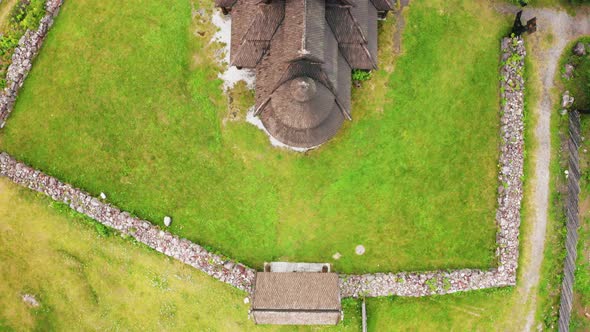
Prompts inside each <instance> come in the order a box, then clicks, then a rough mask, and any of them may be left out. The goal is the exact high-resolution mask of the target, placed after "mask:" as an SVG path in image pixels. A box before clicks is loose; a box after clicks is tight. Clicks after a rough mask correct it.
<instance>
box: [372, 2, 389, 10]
mask: <svg viewBox="0 0 590 332" xmlns="http://www.w3.org/2000/svg"><path fill="white" fill-rule="evenodd" d="M371 2H372V3H373V6H375V8H377V10H378V11H388V10H391V9H393V5H394V4H393V3H392V2H391V0H371Z"/></svg>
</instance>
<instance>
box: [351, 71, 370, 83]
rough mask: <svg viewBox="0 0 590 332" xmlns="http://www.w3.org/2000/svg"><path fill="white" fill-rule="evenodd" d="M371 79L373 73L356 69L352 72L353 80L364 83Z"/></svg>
mask: <svg viewBox="0 0 590 332" xmlns="http://www.w3.org/2000/svg"><path fill="white" fill-rule="evenodd" d="M370 79H371V72H370V71H366V70H359V69H355V70H353V71H352V80H353V81H359V82H364V81H368V80H370Z"/></svg>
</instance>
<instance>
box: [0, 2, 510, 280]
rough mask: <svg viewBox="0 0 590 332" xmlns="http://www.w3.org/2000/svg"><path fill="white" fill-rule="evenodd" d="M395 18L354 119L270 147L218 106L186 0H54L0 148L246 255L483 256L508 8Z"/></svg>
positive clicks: (419, 10) (451, 9)
mask: <svg viewBox="0 0 590 332" xmlns="http://www.w3.org/2000/svg"><path fill="white" fill-rule="evenodd" d="M197 7H202V8H206V9H207V11H211V10H212V8H211V7H212V3H210V2H209V1H204V0H203V1H202V3H197ZM407 23H408V24H407V27H406V31H405V33H404V49H405V50H406V51H405V54H403V55H402V56H401V57H399V59H397V60H396V61H394V59H392V56H391V48H390V47H391V38H392V37H391V34H392V31H391V30H392V28H393V26H394V24H393V21H392V20H390V21H389V22H387V23H385V24H384V25H382V33H381V40H382V57H381V59H382V65H381V68H382V69H381V70H380V71H379V72H377V73H376V74H375V75H374V78H373V80H372V81H371V82H369V83H368V84H365V86H364V87H363V88H361V89H359V90H356V91H354V93H353V96H354V97H353V99H354V108H353V109H354V112H353V117H354V120H353V121H352V122H351V123H349V124H347V125H346V126H345V127H344V128H343V129H342V130H341V131H340V133H339V135H338V136H337V137H336V138H335V139H334V140H332V141H331V142H329V143H328V144H326V145H325V146H323V147H321V148H320V149H318V150H317V151H313V152H310V153H307V154H298V153H293V152H289V151H283V150H278V149H275V148H273V147H271V146H270V144H269V143H268V139H267V138H266V136H265V135H264V134H263V133H262V132H260V131H259V130H258V129H256V128H254V127H253V126H251V125H250V124H247V123H245V121H243V117H244V115H245V108H241V109H240V110H239V112H240V113H239V120H238V121H224V119H225V118H226V116H227V114H228V104H227V100H226V98H225V97H224V96H223V94H222V93H221V90H220V84H221V82H220V81H219V80H217V79H216V75H217V71H218V68H217V66H216V65H214V62H213V61H212V59H211V58H210V56H211V55H212V54H213V53H214V50H215V45H210V44H209V39H210V38H211V34H212V27H211V25H210V23H209V22H207V21H206V20H204V21H201V19H200V17H199V16H198V15H197V16H196V17H195V19H194V20H193V21H191V3H190V1H189V0H175V1H172V0H161V1H140V0H129V1H123V2H121V1H114V0H105V1H88V0H79V1H66V3H65V5H64V7H63V8H62V12H61V13H60V16H59V18H58V20H57V22H56V24H55V26H54V28H53V30H52V31H51V33H50V35H49V37H48V39H47V42H46V44H45V46H44V49H43V51H42V52H41V54H40V56H39V58H38V60H37V61H36V63H35V66H34V68H33V71H32V72H31V75H30V76H29V78H28V79H27V82H26V84H25V86H24V89H23V90H22V93H21V95H20V96H19V99H18V102H17V105H16V109H15V111H14V113H13V115H12V117H11V118H10V120H9V122H8V123H7V126H6V128H5V130H4V131H3V133H2V134H1V136H0V149H1V150H6V151H8V152H9V153H11V154H12V155H14V156H15V157H17V158H18V159H21V160H23V161H25V162H27V163H29V164H31V165H33V166H35V167H38V168H41V169H43V170H45V171H47V172H48V173H50V174H52V175H55V176H57V177H58V178H60V179H63V180H65V181H67V182H70V183H73V184H74V185H76V186H80V187H82V188H85V189H87V190H89V191H90V192H92V193H94V194H98V193H100V192H105V193H106V194H107V196H108V199H109V200H110V201H112V202H113V203H115V204H116V205H119V206H121V207H122V208H124V209H127V210H130V211H132V212H134V213H136V214H137V215H139V216H141V217H145V218H148V219H150V220H152V221H154V222H155V223H161V221H162V219H163V217H164V216H165V215H170V216H172V217H173V219H174V222H173V225H172V227H171V230H172V231H173V232H176V233H178V234H180V235H182V236H185V237H187V238H189V239H191V240H194V241H196V242H199V243H202V244H204V245H208V246H211V247H213V248H215V249H217V250H219V251H220V252H222V253H224V254H226V255H228V256H231V257H234V258H237V259H238V260H240V261H243V262H245V263H247V264H249V265H251V266H255V267H260V266H261V265H262V263H263V262H264V261H271V260H279V259H284V260H295V261H328V262H333V263H335V267H336V269H337V270H339V271H343V272H360V271H362V272H364V271H389V270H414V269H434V268H456V267H489V266H491V265H492V264H493V257H494V254H493V252H494V246H495V232H496V228H495V223H494V217H495V204H496V187H497V180H496V174H497V168H496V164H497V158H498V149H497V146H498V122H499V121H498V105H499V98H498V83H497V82H498V81H497V75H498V74H497V68H498V65H499V63H498V62H499V61H498V49H499V42H498V40H499V37H500V34H501V32H502V31H505V29H506V26H507V24H509V23H508V22H507V21H506V20H504V19H503V18H501V17H499V16H497V14H496V13H495V12H494V11H493V9H491V8H490V6H488V4H487V2H486V1H472V0H452V1H442V0H437V1H433V0H428V1H426V0H416V1H413V2H412V6H411V8H410V9H409V12H408V16H407ZM195 30H198V31H203V32H205V34H204V36H200V35H199V34H194V33H193V32H194V31H195ZM394 67H395V70H394ZM392 71H393V72H392ZM248 98H251V97H247V98H246V99H245V100H246V101H247V100H250V99H248ZM240 102H242V104H244V103H245V102H244V100H241V101H240ZM246 104H247V103H246ZM358 244H363V245H364V246H365V247H366V248H367V252H366V254H365V255H364V256H356V255H355V254H354V248H355V246H356V245H358ZM336 252H340V253H341V254H342V258H341V259H340V260H339V261H333V260H332V258H331V257H332V255H333V254H334V253H336Z"/></svg>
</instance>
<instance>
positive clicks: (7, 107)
mask: <svg viewBox="0 0 590 332" xmlns="http://www.w3.org/2000/svg"><path fill="white" fill-rule="evenodd" d="M62 3H63V0H47V2H46V3H45V9H46V11H47V14H46V15H45V16H44V17H43V18H42V19H41V23H39V28H38V29H37V30H36V31H31V30H27V32H25V34H24V35H23V36H22V38H21V39H20V40H19V42H18V46H17V48H16V49H15V50H14V53H13V54H12V63H11V64H10V66H9V67H8V71H7V73H6V88H4V90H2V91H1V92H0V128H3V127H4V125H5V124H6V119H8V116H9V115H10V112H12V108H13V107H14V103H15V101H16V96H17V94H18V91H19V89H20V88H21V87H22V86H23V83H24V81H25V78H26V77H27V75H28V74H29V71H30V70H31V67H32V65H33V60H34V59H35V57H36V56H37V54H38V53H39V50H40V49H41V45H42V44H43V40H45V36H47V32H48V31H49V28H51V26H52V25H53V19H54V18H55V17H56V16H57V14H58V13H59V9H60V8H61V5H62Z"/></svg>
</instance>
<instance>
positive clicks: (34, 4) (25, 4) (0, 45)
mask: <svg viewBox="0 0 590 332" xmlns="http://www.w3.org/2000/svg"><path fill="white" fill-rule="evenodd" d="M43 16H45V1H44V0H21V1H19V2H18V3H17V4H16V5H15V6H14V8H12V10H11V11H10V16H9V19H8V25H7V26H6V28H5V29H4V30H5V31H2V34H1V35H0V77H2V80H0V88H4V87H5V86H6V81H5V80H4V77H5V76H6V71H7V70H8V66H10V63H11V62H12V54H13V53H14V49H15V48H16V47H17V46H18V41H19V40H20V38H21V37H22V36H23V35H24V34H25V32H26V31H27V30H36V29H37V27H38V26H39V22H41V19H42V18H43Z"/></svg>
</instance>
